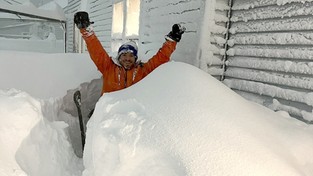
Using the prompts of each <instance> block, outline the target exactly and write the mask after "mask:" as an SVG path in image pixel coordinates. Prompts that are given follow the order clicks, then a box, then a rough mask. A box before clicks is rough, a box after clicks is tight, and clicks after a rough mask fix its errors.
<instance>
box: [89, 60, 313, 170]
mask: <svg viewBox="0 0 313 176" xmlns="http://www.w3.org/2000/svg"><path fill="white" fill-rule="evenodd" d="M282 114H284V115H285V113H282ZM285 116H286V115H285ZM312 132H313V128H312V127H311V126H308V125H307V124H304V123H302V122H299V121H297V120H296V119H293V118H291V117H288V116H287V117H284V116H282V115H280V114H278V113H274V112H272V111H271V110H269V109H266V108H264V107H262V106H259V105H257V104H253V103H251V102H249V101H247V100H245V99H243V98H242V97H240V96H239V95H237V94H235V93H234V92H233V91H231V90H230V89H229V88H227V87H226V86H225V85H223V84H222V83H220V82H219V81H217V80H215V79H214V78H212V77H211V76H209V75H208V74H206V73H205V72H203V71H200V70H199V69H197V68H195V67H193V66H190V65H187V64H183V63H176V62H172V63H168V64H165V65H164V66H161V67H159V68H158V69H157V70H156V71H154V72H153V73H152V74H151V75H149V76H148V77H146V78H145V79H144V80H143V81H141V82H139V83H137V84H136V85H134V86H132V87H130V88H128V89H125V90H122V91H119V92H115V93H110V94H106V95H105V96H103V97H102V98H101V99H100V100H99V102H98V104H97V106H96V110H95V112H94V114H93V116H92V118H91V120H90V121H89V123H88V128H87V140H86V146H85V152H84V165H85V171H84V172H83V175H84V176H94V175H110V176H122V175H128V176H139V175H150V176H151V175H163V176H167V175H168V176H174V175H177V176H178V175H195V176H196V175H216V176H221V175H241V176H244V175H260V176H264V175H267V176H270V175H273V176H277V175H285V176H288V175H312V173H313V169H312V167H311V165H312V164H313V152H312V150H311V148H312V146H313V140H312V139H313V135H312V134H313V133H312Z"/></svg>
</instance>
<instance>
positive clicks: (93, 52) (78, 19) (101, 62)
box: [74, 11, 112, 74]
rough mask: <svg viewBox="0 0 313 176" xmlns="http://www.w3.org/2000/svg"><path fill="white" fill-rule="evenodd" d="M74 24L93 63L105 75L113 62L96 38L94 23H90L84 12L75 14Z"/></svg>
mask: <svg viewBox="0 0 313 176" xmlns="http://www.w3.org/2000/svg"><path fill="white" fill-rule="evenodd" d="M74 23H75V24H76V26H77V28H78V29H79V30H80V32H81V34H82V36H83V39H84V40H85V42H86V45H87V49H88V52H89V55H90V57H91V59H92V61H93V62H94V63H95V65H96V66H97V68H98V70H99V71H100V72H101V73H102V74H104V71H105V70H106V67H108V65H110V64H112V60H111V58H110V57H109V55H108V53H107V52H106V51H105V50H104V48H103V47H102V45H101V43H100V41H99V40H98V38H97V37H96V35H95V33H94V31H93V29H92V26H91V25H90V24H93V22H90V20H89V16H88V13H87V12H83V11H81V12H77V13H75V15H74Z"/></svg>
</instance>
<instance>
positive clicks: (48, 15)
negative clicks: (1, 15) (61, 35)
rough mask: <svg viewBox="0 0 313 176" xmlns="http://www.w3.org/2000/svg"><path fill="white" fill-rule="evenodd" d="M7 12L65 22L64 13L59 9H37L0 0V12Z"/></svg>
mask: <svg viewBox="0 0 313 176" xmlns="http://www.w3.org/2000/svg"><path fill="white" fill-rule="evenodd" d="M1 11H2V12H8V13H13V14H19V15H24V16H28V17H34V18H39V19H46V20H52V21H60V22H65V21H66V18H65V14H64V12H63V11H61V10H58V9H56V10H53V11H52V10H44V9H38V8H36V7H33V6H24V5H14V6H13V5H8V4H5V3H3V2H1V1H0V12H1Z"/></svg>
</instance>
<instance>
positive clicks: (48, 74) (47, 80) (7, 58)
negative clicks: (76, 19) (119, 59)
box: [0, 51, 100, 99]
mask: <svg viewBox="0 0 313 176" xmlns="http://www.w3.org/2000/svg"><path fill="white" fill-rule="evenodd" d="M0 63H1V65H0V80H1V82H0V89H3V90H6V89H11V88H15V89H18V90H22V91H25V92H27V93H29V94H30V95H31V96H33V97H36V98H41V99H49V98H51V97H53V98H55V97H62V96H64V95H66V92H67V90H69V89H74V88H77V87H78V86H79V85H80V84H82V83H84V82H90V81H91V80H93V79H98V78H100V74H99V72H98V70H97V68H96V67H95V65H94V64H93V62H92V61H91V59H90V58H89V55H88V54H77V53H76V54H74V53H67V54H62V53H58V54H47V53H31V52H18V51H15V52H12V51H0Z"/></svg>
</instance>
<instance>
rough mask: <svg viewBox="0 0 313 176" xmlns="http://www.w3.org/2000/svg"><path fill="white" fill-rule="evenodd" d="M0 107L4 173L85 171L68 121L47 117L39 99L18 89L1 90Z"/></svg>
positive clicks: (68, 173)
mask: <svg viewBox="0 0 313 176" xmlns="http://www.w3.org/2000/svg"><path fill="white" fill-rule="evenodd" d="M0 107H1V109H0V121H1V123H0V175H3V176H15V175H16V176H17V175H19V176H23V175H25V176H26V175H30V176H36V175H45V176H56V175H58V176H61V175H62V176H71V175H73V176H74V175H75V176H76V175H80V174H81V170H82V169H81V168H82V162H81V161H80V160H79V159H78V158H77V157H76V156H75V154H74V152H73V149H72V146H71V145H70V143H69V141H68V137H67V127H68V125H67V124H66V123H64V122H57V121H55V122H50V121H48V120H46V119H45V118H44V117H43V114H42V112H41V103H40V102H39V101H38V100H36V99H34V98H32V97H31V96H29V95H28V94H26V93H24V92H20V91H17V90H14V89H11V90H9V91H0Z"/></svg>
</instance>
